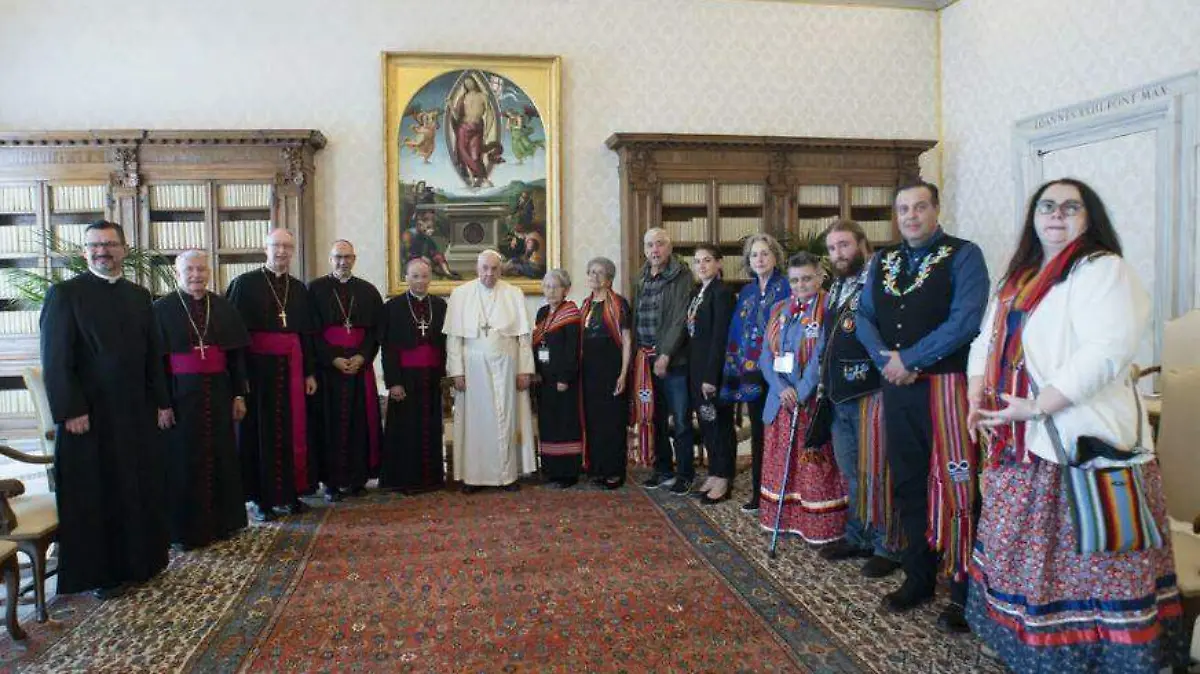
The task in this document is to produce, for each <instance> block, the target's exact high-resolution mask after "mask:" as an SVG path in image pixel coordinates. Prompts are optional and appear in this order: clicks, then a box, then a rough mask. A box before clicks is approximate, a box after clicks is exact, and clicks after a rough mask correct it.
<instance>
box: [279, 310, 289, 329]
mask: <svg viewBox="0 0 1200 674" xmlns="http://www.w3.org/2000/svg"><path fill="white" fill-rule="evenodd" d="M279 325H280V327H284V328H286V327H287V311H285V310H282V309H281V310H280V311H279Z"/></svg>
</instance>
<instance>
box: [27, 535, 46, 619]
mask: <svg viewBox="0 0 1200 674" xmlns="http://www.w3.org/2000/svg"><path fill="white" fill-rule="evenodd" d="M50 543H51V541H47V540H41V541H24V542H22V543H20V550H21V552H24V553H25V554H26V555H28V556H29V559H30V561H31V562H32V563H33V598H34V606H35V608H36V609H37V621H38V622H39V623H44V622H46V621H48V620H50V611H49V610H48V609H47V608H46V551H47V549H49V547H50Z"/></svg>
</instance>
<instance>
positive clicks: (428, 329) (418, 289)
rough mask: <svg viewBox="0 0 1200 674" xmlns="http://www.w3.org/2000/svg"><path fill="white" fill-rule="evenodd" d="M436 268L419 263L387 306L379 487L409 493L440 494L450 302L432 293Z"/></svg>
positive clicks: (410, 264)
mask: <svg viewBox="0 0 1200 674" xmlns="http://www.w3.org/2000/svg"><path fill="white" fill-rule="evenodd" d="M432 277H433V267H432V266H431V265H430V264H429V263H428V262H427V261H425V260H422V259H420V258H417V259H413V260H409V261H408V267H407V269H406V271H405V277H404V278H405V281H407V283H408V291H407V292H405V293H404V294H403V295H397V296H396V297H393V298H391V299H390V300H388V301H387V304H386V305H384V312H383V315H384V327H383V331H382V341H383V344H382V347H381V348H382V350H383V376H384V381H385V383H386V384H387V387H388V404H387V425H386V429H385V432H384V442H383V465H382V466H381V467H380V472H379V486H380V488H383V489H396V490H401V491H405V492H410V493H412V492H420V491H428V490H432V489H440V488H441V487H442V484H443V481H444V480H445V474H444V470H443V460H444V450H443V444H442V428H443V426H442V386H441V384H442V378H443V377H445V376H446V335H444V334H442V326H443V325H444V324H445V323H446V300H444V299H442V298H440V297H435V296H433V295H430V294H429V281H430V279H431V278H432Z"/></svg>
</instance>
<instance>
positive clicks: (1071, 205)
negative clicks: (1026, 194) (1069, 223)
mask: <svg viewBox="0 0 1200 674" xmlns="http://www.w3.org/2000/svg"><path fill="white" fill-rule="evenodd" d="M1033 209H1034V212H1036V213H1037V214H1038V215H1052V214H1053V213H1054V212H1055V211H1058V213H1059V214H1061V215H1062V216H1063V217H1064V218H1071V217H1074V216H1076V215H1079V214H1080V213H1082V212H1083V203H1082V202H1079V201H1076V200H1074V199H1069V200H1067V201H1064V202H1062V203H1061V204H1059V203H1055V202H1054V201H1052V200H1050V199H1042V200H1041V201H1039V202H1037V204H1035V205H1034V207H1033Z"/></svg>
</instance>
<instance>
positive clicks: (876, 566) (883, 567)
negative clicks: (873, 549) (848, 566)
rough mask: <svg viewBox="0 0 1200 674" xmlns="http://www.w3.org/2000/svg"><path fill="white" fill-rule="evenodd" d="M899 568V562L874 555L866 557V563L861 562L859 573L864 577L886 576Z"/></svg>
mask: <svg viewBox="0 0 1200 674" xmlns="http://www.w3.org/2000/svg"><path fill="white" fill-rule="evenodd" d="M899 568H900V562H897V561H895V560H891V559H888V558H887V557H879V556H878V555H876V556H874V557H872V558H870V559H868V560H867V563H866V564H863V566H862V569H860V570H859V573H861V574H862V575H863V577H864V578H886V577H888V576H890V575H892V574H893V573H895V572H896V570H897V569H899Z"/></svg>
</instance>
